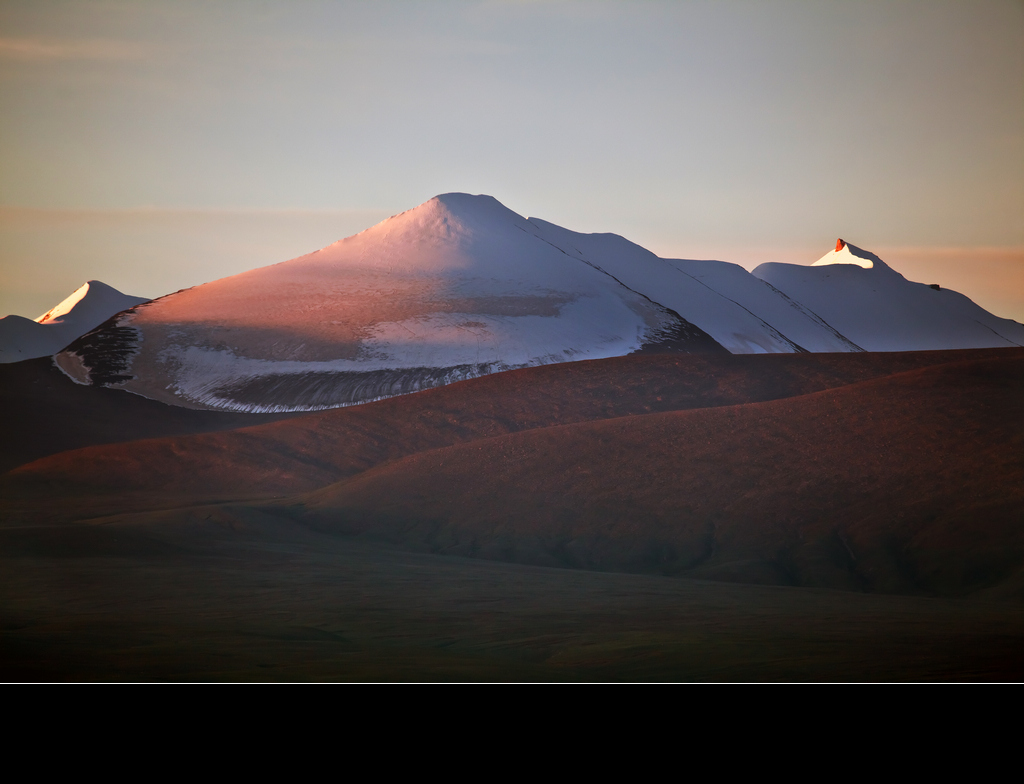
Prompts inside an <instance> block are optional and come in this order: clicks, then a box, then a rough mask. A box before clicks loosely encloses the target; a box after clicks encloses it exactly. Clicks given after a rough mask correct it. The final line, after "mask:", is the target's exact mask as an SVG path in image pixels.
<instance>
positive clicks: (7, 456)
mask: <svg viewBox="0 0 1024 784" xmlns="http://www.w3.org/2000/svg"><path fill="white" fill-rule="evenodd" d="M0 410H2V411H3V412H4V416H3V418H2V419H0V473H3V472H4V471H9V470H11V469H12V468H15V467H16V466H19V465H23V464H25V463H28V462H31V461H33V460H37V459H39V458H40V457H45V456H46V455H52V454H56V453H58V452H64V451H66V450H68V449H79V448H81V447H85V446H92V445H94V444H111V443H118V442H123V441H135V440H137V439H140V438H159V437H161V436H172V435H185V434H190V433H208V432H211V431H217V430H230V429H233V428H238V427H251V426H252V425H257V424H262V423H265V422H276V421H278V420H280V419H287V418H289V417H294V416H296V415H295V414H236V413H232V412H229V411H194V410H192V409H187V408H179V407H177V406H169V405H167V404H166V403H158V402H157V401H155V400H147V399H146V398H144V397H141V396H139V395H133V394H131V393H129V392H122V391H120V390H116V389H104V388H102V387H88V386H83V385H81V384H76V383H75V382H73V381H72V380H71V379H70V378H68V377H67V376H65V375H64V374H63V373H62V372H61V371H60V370H58V369H57V367H56V366H55V365H54V364H53V359H52V358H51V357H41V358H39V359H28V360H25V361H24V362H13V363H11V364H6V365H0Z"/></svg>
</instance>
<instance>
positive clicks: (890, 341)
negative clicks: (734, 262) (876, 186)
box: [753, 239, 1024, 351]
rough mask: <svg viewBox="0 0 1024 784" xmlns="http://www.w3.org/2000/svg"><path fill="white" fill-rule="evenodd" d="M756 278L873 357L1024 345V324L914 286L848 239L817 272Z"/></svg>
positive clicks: (763, 273)
mask: <svg viewBox="0 0 1024 784" xmlns="http://www.w3.org/2000/svg"><path fill="white" fill-rule="evenodd" d="M753 274H754V275H755V276H756V277H758V278H760V279H761V280H763V281H765V282H766V283H769V284H771V285H772V286H774V287H775V288H777V289H779V290H781V291H784V292H785V293H786V294H788V295H789V296H790V297H791V298H792V299H794V300H796V301H798V302H800V303H801V304H802V305H804V306H806V307H807V308H809V309H810V310H811V311H813V312H814V313H816V314H817V315H818V316H820V317H821V318H822V319H823V320H824V321H825V322H827V323H828V324H829V326H831V327H833V328H834V329H835V330H837V331H838V332H840V333H841V334H842V335H844V336H845V337H846V338H848V339H849V340H850V341H852V342H853V343H855V344H856V345H858V346H860V347H861V348H863V349H864V350H865V351H924V350H930V349H952V348H996V347H1000V346H1024V324H1020V323H1018V322H1016V321H1013V320H1011V319H1004V318H999V317H998V316H994V315H992V314H991V313H989V312H988V311H987V310H985V309H984V308H981V307H979V306H978V305H976V304H975V303H974V302H972V301H971V300H970V299H968V298H967V297H965V296H964V295H963V294H958V293H957V292H955V291H950V290H949V289H943V288H941V287H940V286H938V285H934V284H932V285H927V284H924V283H913V282H911V281H909V280H907V279H906V278H904V277H903V276H902V275H900V274H899V273H898V272H896V271H895V270H894V269H892V268H891V267H889V266H888V265H887V264H885V262H883V261H882V260H881V259H880V258H878V256H876V255H875V254H873V253H870V252H868V251H865V250H862V249H861V248H858V247H856V246H855V245H851V244H849V243H848V242H845V241H844V240H842V239H840V240H839V241H838V242H837V243H836V248H835V250H832V251H829V252H828V253H826V254H825V255H824V256H822V257H821V258H820V259H819V260H818V261H816V262H815V263H814V264H813V265H811V266H810V267H804V266H800V265H797V264H779V263H771V264H762V265H761V266H759V267H757V268H756V269H755V270H754V272H753Z"/></svg>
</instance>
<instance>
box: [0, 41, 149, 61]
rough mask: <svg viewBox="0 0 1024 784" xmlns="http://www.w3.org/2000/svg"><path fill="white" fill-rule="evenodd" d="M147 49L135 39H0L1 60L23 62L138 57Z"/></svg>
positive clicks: (143, 54) (120, 59) (121, 59)
mask: <svg viewBox="0 0 1024 784" xmlns="http://www.w3.org/2000/svg"><path fill="white" fill-rule="evenodd" d="M147 49H148V47H146V46H143V45H142V44H140V43H138V42H136V41H117V40H108V39H87V40H73V39H55V38H0V59H4V60H20V61H23V62H56V61H68V60H71V61H74V60H90V61H125V60H139V59H141V58H142V57H143V56H145V54H146V51H147Z"/></svg>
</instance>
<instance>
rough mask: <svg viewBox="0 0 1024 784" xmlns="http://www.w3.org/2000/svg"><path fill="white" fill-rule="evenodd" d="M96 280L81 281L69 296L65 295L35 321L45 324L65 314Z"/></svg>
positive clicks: (83, 296)
mask: <svg viewBox="0 0 1024 784" xmlns="http://www.w3.org/2000/svg"><path fill="white" fill-rule="evenodd" d="M96 282H97V281H94V280H90V281H87V282H85V283H83V284H82V285H81V286H79V287H78V288H77V289H75V290H74V291H73V292H71V295H70V296H68V297H66V298H65V299H63V300H61V301H60V302H59V303H58V304H56V305H54V306H53V307H52V308H50V309H49V310H48V311H46V312H45V313H44V314H43V315H41V316H40V317H39V318H37V319H36V321H37V322H38V323H39V324H46V323H47V322H50V321H53V320H54V319H58V318H60V317H61V316H66V315H67V314H68V313H70V312H71V311H72V310H74V307H75V305H77V304H78V303H79V302H81V301H82V300H83V299H85V297H86V295H87V294H88V293H89V286H90V284H93V283H96ZM101 285H102V284H101Z"/></svg>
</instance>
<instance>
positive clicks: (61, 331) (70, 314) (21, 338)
mask: <svg viewBox="0 0 1024 784" xmlns="http://www.w3.org/2000/svg"><path fill="white" fill-rule="evenodd" d="M148 301H149V300H147V299H145V298H143V297H132V296H129V295H128V294H122V293H121V292H120V291H118V290H117V289H115V288H113V287H112V286H108V285H107V284H106V283H102V282H100V281H98V280H90V281H88V282H87V283H85V284H83V285H82V286H80V287H79V288H77V289H76V290H75V291H74V292H73V293H72V294H71V295H70V296H69V297H67V298H66V299H64V300H63V301H62V302H61V303H60V304H58V305H56V306H54V307H53V308H51V309H50V310H48V311H47V312H46V313H44V314H43V315H42V316H40V317H39V318H37V319H35V320H34V321H32V320H29V319H27V318H23V317H22V316H6V317H4V318H2V319H0V363H9V362H19V361H21V360H23V359H36V358H37V357H46V356H50V355H52V354H56V353H57V352H58V351H60V350H61V349H62V348H64V347H65V346H67V345H68V344H69V343H71V342H72V341H73V340H75V339H76V338H78V337H80V336H81V335H84V334H85V333H86V332H88V331H89V330H91V329H94V328H95V327H97V326H99V325H100V324H102V323H103V322H104V321H106V320H107V319H109V318H110V317H111V316H113V315H114V314H116V313H120V312H121V311H122V310H127V309H128V308H131V307H133V306H135V305H139V304H141V303H143V302H148Z"/></svg>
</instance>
